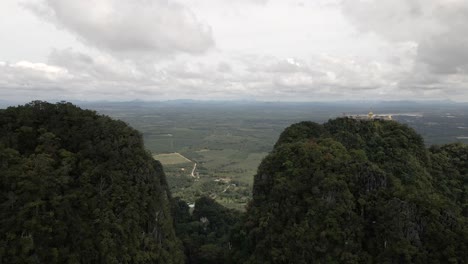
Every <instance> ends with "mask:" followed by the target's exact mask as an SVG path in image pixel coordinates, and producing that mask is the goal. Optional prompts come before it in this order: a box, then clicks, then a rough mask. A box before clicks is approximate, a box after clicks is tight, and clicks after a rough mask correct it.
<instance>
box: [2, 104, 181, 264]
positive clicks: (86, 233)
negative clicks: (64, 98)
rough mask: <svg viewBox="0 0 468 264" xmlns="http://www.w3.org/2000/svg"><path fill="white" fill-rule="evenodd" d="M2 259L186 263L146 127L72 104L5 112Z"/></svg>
mask: <svg viewBox="0 0 468 264" xmlns="http://www.w3.org/2000/svg"><path fill="white" fill-rule="evenodd" d="M0 173H1V175H0V177H1V178H0V179H1V181H0V214H1V217H0V263H183V262H184V255H183V251H182V244H181V242H180V240H179V239H178V238H177V237H176V235H175V230H174V228H173V219H172V216H171V207H170V201H171V197H170V192H169V190H168V186H167V183H166V179H165V175H164V172H163V170H162V167H161V164H160V163H159V162H157V161H155V160H153V159H152V157H151V155H150V154H149V153H147V152H146V151H145V149H144V147H143V141H142V138H141V135H140V134H139V132H138V131H136V130H134V129H132V128H130V127H128V126H127V125H126V124H125V123H123V122H122V121H114V120H111V119H110V118H108V117H105V116H99V115H97V114H96V113H95V112H93V111H88V110H81V109H80V108H77V107H75V106H73V105H71V104H69V103H59V104H48V103H45V102H32V103H30V104H27V105H25V106H20V107H10V108H8V109H6V110H0Z"/></svg>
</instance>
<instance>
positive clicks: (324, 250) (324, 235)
mask: <svg viewBox="0 0 468 264" xmlns="http://www.w3.org/2000/svg"><path fill="white" fill-rule="evenodd" d="M244 218H245V219H244V220H243V225H242V226H241V227H240V229H239V234H241V236H238V237H233V243H234V246H235V247H236V248H237V251H235V252H234V253H233V254H234V257H235V258H236V259H237V260H238V261H239V263H467V262H468V221H467V220H468V146H466V145H462V144H449V145H445V146H434V147H431V148H429V149H426V148H425V146H424V144H423V140H422V138H421V137H420V136H419V135H418V134H416V133H415V132H414V131H413V130H412V129H410V128H409V127H407V126H405V125H401V124H399V123H397V122H394V121H378V120H375V121H358V120H354V119H349V118H339V119H335V120H330V121H329V122H328V123H325V124H324V125H319V124H316V123H312V122H302V123H298V124H295V125H292V126H291V127H289V128H287V129H286V130H285V131H284V132H283V133H282V134H281V136H280V138H279V140H278V143H277V144H276V145H275V148H274V150H273V151H272V152H271V153H270V154H269V155H268V156H267V157H266V158H265V159H264V160H263V162H262V163H261V165H260V167H259V169H258V173H257V175H256V176H255V183H254V190H253V201H252V203H251V204H250V206H249V208H248V210H247V213H246V215H245V217H244Z"/></svg>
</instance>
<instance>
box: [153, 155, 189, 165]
mask: <svg viewBox="0 0 468 264" xmlns="http://www.w3.org/2000/svg"><path fill="white" fill-rule="evenodd" d="M153 158H154V159H156V160H159V161H160V162H161V163H162V164H163V165H174V164H181V163H191V162H192V161H191V160H189V159H187V158H186V157H184V156H182V155H180V153H177V152H174V153H167V154H166V153H165V154H155V155H153Z"/></svg>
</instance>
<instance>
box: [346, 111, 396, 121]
mask: <svg viewBox="0 0 468 264" xmlns="http://www.w3.org/2000/svg"><path fill="white" fill-rule="evenodd" d="M347 117H349V118H352V119H356V120H393V119H392V115H376V114H374V113H373V112H369V113H368V114H367V115H347Z"/></svg>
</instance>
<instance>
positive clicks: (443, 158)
mask: <svg viewBox="0 0 468 264" xmlns="http://www.w3.org/2000/svg"><path fill="white" fill-rule="evenodd" d="M184 262H185V263H190V264H217V263H226V264H235V263H248V264H250V263H252V264H263V263H270V264H273V263H294V264H296V263H297V264H306V263H468V146H467V145H463V144H448V145H443V146H432V147H430V148H426V147H425V145H424V142H423V140H422V138H421V136H419V135H418V134H417V133H415V131H414V130H413V129H411V128H409V127H407V126H405V125H402V124H399V123H397V122H394V121H379V120H375V121H357V120H354V119H349V118H339V119H335V120H330V121H329V122H327V123H325V124H323V125H320V124H317V123H313V122H302V123H298V124H295V125H292V126H290V127H289V128H287V129H286V130H285V131H284V132H283V133H282V134H281V136H280V137H279V139H278V141H277V143H276V144H275V146H274V149H273V151H272V152H271V153H270V154H269V155H268V156H267V157H266V158H265V159H264V160H263V162H262V163H261V165H260V166H259V168H258V172H257V174H256V176H255V179H254V189H253V200H252V201H251V202H250V203H249V205H248V207H247V210H246V212H245V213H240V212H238V211H235V210H232V209H227V208H225V207H223V206H221V205H220V204H218V203H217V202H216V201H214V200H213V199H211V198H208V197H202V198H199V199H198V200H196V202H195V206H194V208H190V207H189V205H188V204H187V203H186V202H185V201H183V200H181V199H179V198H172V197H171V194H170V192H169V188H168V186H167V181H166V178H165V175H164V172H163V170H162V166H161V164H160V163H159V162H157V161H154V160H153V159H152V157H151V155H150V154H149V153H147V152H146V151H145V149H144V146H143V142H142V139H141V135H140V133H139V132H138V131H136V130H134V129H132V128H130V127H129V126H127V125H126V124H125V123H123V122H121V121H115V120H112V119H110V118H108V117H106V116H100V115H97V114H96V113H95V112H93V111H88V110H82V109H80V108H78V107H76V106H73V105H72V104H69V103H58V104H49V103H45V102H39V101H36V102H32V103H30V104H27V105H24V106H18V107H10V108H7V109H5V110H0V263H165V264H166V263H168V264H170V263H184Z"/></svg>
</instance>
